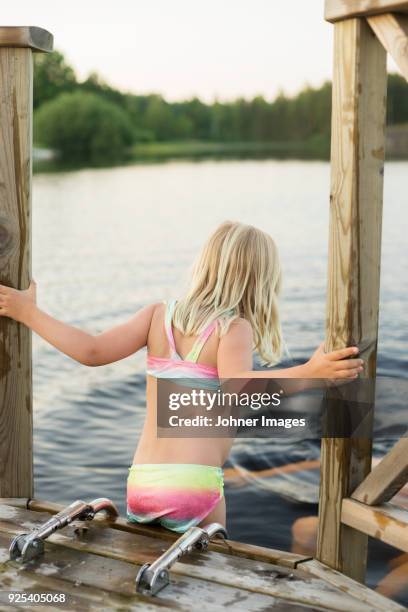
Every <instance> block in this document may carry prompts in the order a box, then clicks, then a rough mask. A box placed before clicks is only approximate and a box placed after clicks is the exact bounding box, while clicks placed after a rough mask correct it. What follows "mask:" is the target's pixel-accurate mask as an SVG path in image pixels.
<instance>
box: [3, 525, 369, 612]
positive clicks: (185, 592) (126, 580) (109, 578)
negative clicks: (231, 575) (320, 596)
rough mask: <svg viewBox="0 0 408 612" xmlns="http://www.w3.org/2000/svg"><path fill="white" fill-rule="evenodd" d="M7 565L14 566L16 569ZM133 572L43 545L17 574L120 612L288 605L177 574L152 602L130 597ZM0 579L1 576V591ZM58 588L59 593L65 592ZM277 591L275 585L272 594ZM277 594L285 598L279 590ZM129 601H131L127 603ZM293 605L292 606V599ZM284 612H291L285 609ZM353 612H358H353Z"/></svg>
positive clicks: (110, 561)
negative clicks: (88, 593)
mask: <svg viewBox="0 0 408 612" xmlns="http://www.w3.org/2000/svg"><path fill="white" fill-rule="evenodd" d="M8 538H9V536H8V534H6V533H5V532H0V552H3V553H4V552H6V551H7V546H8ZM8 565H11V566H13V565H14V566H15V565H16V564H8ZM0 568H1V565H0ZM138 569H139V568H138V566H135V565H134V564H132V563H128V562H126V561H121V560H118V559H111V558H108V557H102V556H99V555H96V554H92V553H89V552H83V551H78V550H74V549H70V548H67V547H63V546H60V545H56V544H53V543H51V542H49V543H47V544H46V551H45V555H44V557H42V558H40V559H37V560H35V561H33V562H31V563H30V565H29V566H27V568H26V569H25V570H23V571H21V573H20V577H22V576H21V575H25V576H27V575H28V576H30V577H31V578H32V579H35V578H38V580H39V581H42V579H43V576H48V577H50V578H53V579H55V580H60V581H64V582H65V584H66V585H67V588H68V589H69V590H71V589H72V586H74V585H75V586H76V593H77V594H78V595H79V596H80V595H81V594H82V589H83V588H84V587H85V589H88V588H91V589H103V590H104V591H105V592H107V593H108V594H109V596H111V597H112V596H119V595H120V596H122V597H123V606H124V609H129V608H127V607H126V605H129V606H132V605H134V604H133V602H134V601H135V600H137V599H138V600H139V602H140V603H142V604H143V605H148V604H149V603H150V602H151V603H152V605H161V606H163V608H164V609H173V608H176V609H179V608H181V609H182V610H191V605H192V604H193V603H194V602H200V604H199V605H200V610H203V612H204V611H205V612H217V611H218V610H224V609H225V608H226V607H228V606H233V607H234V609H236V610H241V611H244V610H245V611H246V610H251V611H252V610H253V611H254V612H256V611H259V612H261V611H262V612H263V611H264V610H274V608H275V607H276V608H278V610H279V608H281V607H282V606H283V605H288V604H289V606H290V604H291V601H290V600H289V601H287V600H286V598H285V599H280V598H279V597H274V596H271V595H268V594H266V595H265V594H262V593H256V592H253V591H248V590H246V589H241V588H239V587H238V588H237V587H235V586H229V585H225V584H223V583H221V582H213V581H207V580H206V579H205V578H203V577H201V576H198V577H197V578H196V577H193V576H188V575H186V573H183V574H180V572H177V571H172V572H171V584H170V585H169V586H167V587H166V588H165V589H164V590H163V591H162V592H161V593H160V594H159V595H158V596H157V597H154V598H153V599H152V598H149V597H147V596H141V595H137V594H136V593H135V578H136V575H137V571H138ZM197 574H199V572H197ZM1 575H2V574H1V571H0V585H1ZM20 584H21V583H20ZM294 587H295V585H293V587H292V595H293V596H294V595H295V592H294ZM61 588H62V592H64V586H62V587H61ZM279 588H280V586H279V584H278V585H277V587H276V590H278V589H279ZM282 590H283V592H284V594H285V589H284V587H283V588H282ZM129 598H132V599H131V600H130V601H129ZM132 600H133V601H132ZM295 603H297V601H296V599H295ZM299 608H300V610H303V609H304V608H306V610H307V609H308V605H307V604H305V605H304V606H302V603H301V602H299ZM114 609H116V608H114ZM118 609H120V608H118ZM130 609H133V608H130ZM288 609H289V610H290V607H289V608H288ZM309 609H310V606H309ZM334 609H336V608H334ZM337 609H338V608H337ZM350 612H351V611H350ZM353 612H358V611H357V609H355V610H354V611H353Z"/></svg>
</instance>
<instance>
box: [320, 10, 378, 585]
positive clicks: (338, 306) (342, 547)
mask: <svg viewBox="0 0 408 612" xmlns="http://www.w3.org/2000/svg"><path fill="white" fill-rule="evenodd" d="M334 30H335V32H334V75H333V108H332V148H331V163H332V167H331V196H330V238H329V268H328V296H327V327H326V348H327V350H332V349H334V348H340V347H343V346H349V345H353V344H356V345H358V346H360V347H365V350H364V351H363V353H362V357H363V358H364V359H365V362H366V368H365V373H364V375H365V376H366V377H369V378H375V375H376V354H377V329H378V309H379V284H380V250H381V221H382V198H383V164H384V146H385V110H386V53H385V51H384V49H383V47H382V45H381V44H380V42H379V41H378V39H377V38H376V37H375V35H374V34H373V32H372V31H371V29H370V27H369V26H368V24H367V22H366V20H365V19H359V18H357V19H355V18H354V19H346V20H344V21H340V22H338V23H336V24H335V25H334ZM370 467H371V440H370V439H367V438H356V439H355V438H351V439H350V438H349V439H346V438H326V439H323V441H322V449H321V485H320V487H321V488H320V505H319V534H318V552H317V557H318V559H319V560H320V561H322V562H324V563H326V564H327V565H329V566H331V567H333V568H335V569H337V570H340V571H342V572H344V573H346V574H347V575H349V576H351V577H353V578H355V579H357V580H360V581H363V580H364V575H365V566H366V557H367V536H366V535H364V534H361V533H360V532H357V531H355V530H354V529H351V528H350V527H347V526H345V525H342V524H341V520H340V519H341V503H342V499H343V498H344V497H347V496H349V495H350V494H351V492H352V491H353V490H354V489H355V488H356V487H357V485H358V484H359V483H360V482H361V481H362V480H363V479H364V477H365V476H366V475H367V473H368V472H369V471H370Z"/></svg>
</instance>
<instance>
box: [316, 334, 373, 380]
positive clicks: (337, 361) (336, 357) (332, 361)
mask: <svg viewBox="0 0 408 612" xmlns="http://www.w3.org/2000/svg"><path fill="white" fill-rule="evenodd" d="M358 352H359V350H358V348H357V347H356V346H351V347H347V348H344V349H339V350H336V351H331V352H329V353H325V351H324V343H322V344H321V345H320V346H319V347H318V348H317V350H316V351H315V352H314V353H313V355H312V357H311V358H310V359H309V361H308V362H307V363H306V364H305V368H306V370H307V377H310V378H329V379H332V380H338V379H353V378H357V377H358V375H359V374H360V373H361V372H362V371H363V369H364V367H363V365H364V361H363V360H362V359H359V358H354V359H353V357H355V356H356V355H358Z"/></svg>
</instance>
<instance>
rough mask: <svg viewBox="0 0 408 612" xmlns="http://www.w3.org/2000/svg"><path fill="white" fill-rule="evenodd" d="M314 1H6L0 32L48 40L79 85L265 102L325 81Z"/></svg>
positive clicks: (327, 43) (319, 14) (328, 65)
mask: <svg viewBox="0 0 408 612" xmlns="http://www.w3.org/2000/svg"><path fill="white" fill-rule="evenodd" d="M323 5H324V1H323V0H307V1H305V0H290V2H288V0H286V1H285V0H281V1H278V0H116V1H115V0H109V1H106V0H69V1H62V0H15V1H14V2H8V3H3V5H2V8H1V23H2V25H36V26H40V27H43V28H45V29H47V30H49V31H50V32H52V33H53V35H54V41H55V48H56V49H58V50H60V51H62V52H63V53H64V54H65V56H66V58H67V61H68V62H69V63H70V64H71V65H72V66H73V67H74V68H75V70H76V72H77V75H78V76H79V78H80V79H84V78H86V76H87V75H88V74H89V73H90V72H92V71H96V72H98V73H99V74H100V75H101V76H102V78H103V79H104V80H105V81H107V82H108V83H109V84H111V85H112V86H115V87H117V88H119V89H121V90H123V91H131V92H134V93H140V94H144V93H152V92H154V93H161V94H162V95H163V96H164V97H165V98H166V99H168V100H169V101H173V100H182V99H188V98H191V97H193V96H198V97H199V98H201V99H202V100H204V101H207V102H211V101H213V100H214V99H219V100H231V99H234V98H237V97H240V96H242V97H245V98H251V97H253V96H256V95H263V96H264V97H265V98H267V99H273V98H275V97H276V95H277V94H278V93H279V92H280V91H281V90H283V91H284V92H285V93H286V94H288V95H293V94H295V93H296V92H298V91H299V90H300V89H302V88H303V87H304V86H305V85H311V86H317V87H318V86H320V85H321V84H322V83H323V82H324V81H325V80H327V79H330V78H331V69H332V29H333V28H332V25H331V24H329V23H327V22H325V21H324V19H323Z"/></svg>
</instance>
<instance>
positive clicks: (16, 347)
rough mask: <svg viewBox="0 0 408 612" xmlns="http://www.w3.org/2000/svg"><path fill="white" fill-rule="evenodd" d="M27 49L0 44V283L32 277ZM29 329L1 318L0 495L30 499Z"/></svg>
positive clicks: (19, 283)
mask: <svg viewBox="0 0 408 612" xmlns="http://www.w3.org/2000/svg"><path fill="white" fill-rule="evenodd" d="M32 86H33V68H32V51H31V49H23V48H21V49H11V48H5V47H1V48H0V142H1V147H0V283H1V284H4V285H8V286H11V287H16V288H18V289H26V288H27V287H28V285H29V280H30V277H31V141H32V134H31V129H32V125H31V124H32V110H31V109H32ZM31 377H32V372H31V333H30V331H29V330H28V328H27V327H25V326H23V325H21V324H20V323H16V322H15V321H13V320H11V319H9V318H6V317H0V497H20V496H21V497H30V496H32V494H33V483H32V481H33V477H32V384H31Z"/></svg>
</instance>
